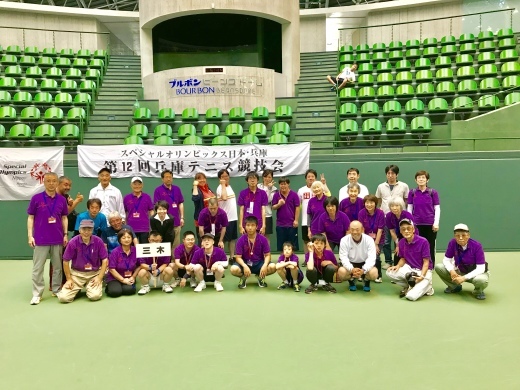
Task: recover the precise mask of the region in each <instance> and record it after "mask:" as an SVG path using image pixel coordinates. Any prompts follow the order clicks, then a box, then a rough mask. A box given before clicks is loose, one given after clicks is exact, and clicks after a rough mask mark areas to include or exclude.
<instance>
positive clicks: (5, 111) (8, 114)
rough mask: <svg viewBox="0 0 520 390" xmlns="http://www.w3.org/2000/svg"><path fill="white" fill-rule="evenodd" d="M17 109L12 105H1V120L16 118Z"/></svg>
mask: <svg viewBox="0 0 520 390" xmlns="http://www.w3.org/2000/svg"><path fill="white" fill-rule="evenodd" d="M16 116H17V114H16V110H15V108H14V107H11V106H2V107H0V120H2V121H14V120H16Z"/></svg>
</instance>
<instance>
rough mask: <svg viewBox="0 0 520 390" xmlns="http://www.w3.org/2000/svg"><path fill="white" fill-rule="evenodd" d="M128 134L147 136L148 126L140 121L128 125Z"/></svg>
mask: <svg viewBox="0 0 520 390" xmlns="http://www.w3.org/2000/svg"><path fill="white" fill-rule="evenodd" d="M128 134H129V135H137V136H138V137H141V138H148V127H146V126H145V125H143V124H142V123H138V124H135V125H133V126H132V127H130V129H129V130H128Z"/></svg>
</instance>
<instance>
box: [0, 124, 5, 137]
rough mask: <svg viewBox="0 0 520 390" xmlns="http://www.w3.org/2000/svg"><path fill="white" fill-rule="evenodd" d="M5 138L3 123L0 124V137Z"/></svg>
mask: <svg viewBox="0 0 520 390" xmlns="http://www.w3.org/2000/svg"><path fill="white" fill-rule="evenodd" d="M4 138H5V127H4V125H0V139H4Z"/></svg>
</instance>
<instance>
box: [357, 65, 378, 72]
mask: <svg viewBox="0 0 520 390" xmlns="http://www.w3.org/2000/svg"><path fill="white" fill-rule="evenodd" d="M373 71H374V67H373V66H372V64H367V63H363V64H359V68H358V70H357V72H358V73H359V74H366V73H369V74H372V72H373Z"/></svg>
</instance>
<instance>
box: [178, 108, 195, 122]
mask: <svg viewBox="0 0 520 390" xmlns="http://www.w3.org/2000/svg"><path fill="white" fill-rule="evenodd" d="M181 118H182V121H183V122H197V121H198V120H199V111H198V110H197V109H196V108H193V107H190V108H185V109H184V110H183V111H182V115H181Z"/></svg>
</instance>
